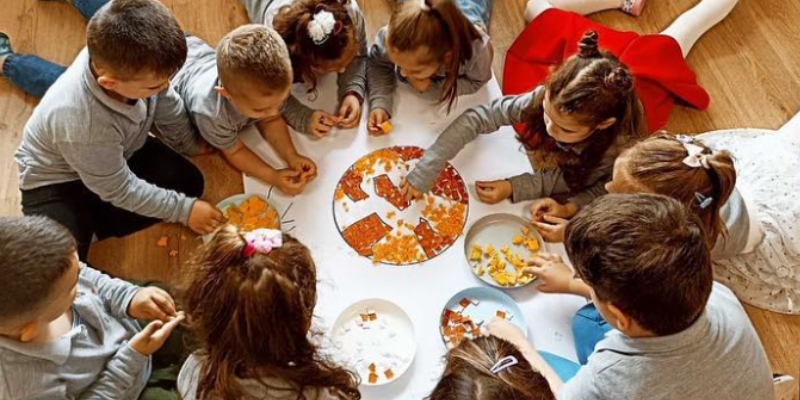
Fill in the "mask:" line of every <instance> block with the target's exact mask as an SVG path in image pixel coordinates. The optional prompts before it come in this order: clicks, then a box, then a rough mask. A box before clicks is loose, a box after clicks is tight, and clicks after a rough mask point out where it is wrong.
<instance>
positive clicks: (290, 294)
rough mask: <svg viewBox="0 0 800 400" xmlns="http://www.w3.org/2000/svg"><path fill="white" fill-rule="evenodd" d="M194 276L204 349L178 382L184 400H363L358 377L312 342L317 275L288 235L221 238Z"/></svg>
mask: <svg viewBox="0 0 800 400" xmlns="http://www.w3.org/2000/svg"><path fill="white" fill-rule="evenodd" d="M191 268H192V270H191V273H189V274H187V277H188V283H187V287H186V292H185V297H184V304H185V305H186V308H187V309H188V310H191V311H189V319H190V321H191V326H192V330H193V332H194V335H195V336H196V338H197V341H198V343H199V348H200V349H199V350H198V351H197V352H196V353H194V354H192V355H191V356H189V359H188V360H187V361H186V364H184V366H183V369H182V370H181V373H180V376H179V378H178V390H179V392H180V394H181V396H182V398H183V399H184V400H194V399H226V400H227V399H241V398H258V399H265V398H268V399H276V400H277V399H280V400H290V399H292V400H293V399H297V398H305V399H308V400H327V399H331V400H333V399H342V400H346V399H359V398H361V396H360V394H359V392H358V378H357V376H356V375H355V374H354V373H352V372H350V371H347V370H345V369H344V368H342V367H340V366H338V365H335V364H333V363H331V362H330V361H328V360H327V359H326V358H325V357H323V356H322V355H321V354H320V352H319V349H318V348H317V345H316V344H315V343H314V342H313V341H312V340H313V336H314V335H315V334H316V332H314V331H313V330H312V327H311V322H312V318H313V314H314V307H315V305H316V303H317V271H316V266H315V265H314V260H313V259H312V258H311V254H310V253H309V251H308V248H306V247H305V246H304V245H303V244H301V243H300V242H298V241H297V240H296V239H295V238H293V237H291V236H289V235H283V234H281V232H280V231H276V230H268V229H260V230H256V231H253V232H249V233H246V234H245V233H240V232H239V231H237V229H236V228H235V227H233V226H231V225H227V226H224V227H223V228H221V229H220V230H219V231H217V232H216V233H215V234H214V236H213V238H212V239H211V241H210V242H209V243H207V244H206V245H205V246H204V247H203V248H202V250H201V252H200V254H199V255H198V257H197V258H196V259H194V261H193V262H192V264H191Z"/></svg>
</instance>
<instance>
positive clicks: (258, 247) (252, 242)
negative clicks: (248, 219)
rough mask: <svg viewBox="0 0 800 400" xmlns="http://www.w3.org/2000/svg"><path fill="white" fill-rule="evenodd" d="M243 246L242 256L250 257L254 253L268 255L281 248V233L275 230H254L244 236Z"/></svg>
mask: <svg viewBox="0 0 800 400" xmlns="http://www.w3.org/2000/svg"><path fill="white" fill-rule="evenodd" d="M244 240H245V242H246V243H245V246H244V248H243V249H242V254H243V255H244V256H245V257H248V258H250V257H252V256H253V255H254V254H256V253H261V254H269V253H270V252H271V251H272V250H273V249H275V248H278V247H282V246H283V233H281V231H279V230H275V229H256V230H254V231H252V232H247V233H246V234H245V235H244Z"/></svg>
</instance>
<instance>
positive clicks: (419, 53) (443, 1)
mask: <svg viewBox="0 0 800 400" xmlns="http://www.w3.org/2000/svg"><path fill="white" fill-rule="evenodd" d="M480 38H481V34H480V32H479V31H478V29H477V28H475V26H474V25H473V24H472V22H471V21H470V20H469V19H467V17H465V16H464V14H462V13H461V10H460V9H459V8H458V5H456V3H455V1H454V0H416V1H406V2H403V3H402V4H400V5H399V6H398V8H397V9H396V10H395V12H394V13H393V14H392V17H391V19H390V20H389V28H388V35H387V38H386V44H387V46H386V48H387V51H388V54H389V58H390V59H391V60H392V62H393V63H394V64H395V65H397V67H398V69H399V70H400V74H401V75H403V76H404V77H405V78H407V79H410V80H417V81H424V80H427V79H430V78H431V77H433V76H434V75H435V74H437V73H438V72H439V70H441V69H444V73H445V81H444V87H443V90H442V96H441V98H440V101H441V102H442V103H447V110H448V111H449V110H450V109H451V108H452V106H453V104H454V103H455V101H456V98H457V97H458V88H457V82H458V71H459V68H460V67H461V65H462V64H464V63H465V62H466V61H468V60H469V59H471V58H472V56H473V54H472V42H473V41H475V40H477V39H480Z"/></svg>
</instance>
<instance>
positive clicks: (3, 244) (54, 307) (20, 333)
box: [0, 216, 80, 342]
mask: <svg viewBox="0 0 800 400" xmlns="http://www.w3.org/2000/svg"><path fill="white" fill-rule="evenodd" d="M75 250H76V246H75V240H74V239H73V238H72V235H71V234H70V233H69V231H67V230H66V229H65V228H64V227H62V226H61V225H59V224H58V223H56V222H55V221H53V220H51V219H49V218H46V217H39V216H36V217H0V254H2V257H0V275H2V276H3V279H1V280H0V282H1V283H0V335H2V336H6V337H9V338H13V339H16V340H19V341H22V342H29V341H32V340H35V339H36V338H38V337H39V335H40V334H42V333H43V332H44V331H46V328H47V325H48V324H49V323H50V322H52V321H53V320H55V319H56V318H58V317H60V316H61V315H62V314H64V313H65V312H67V311H68V310H69V308H70V307H72V303H73V301H74V300H75V294H76V293H77V287H78V274H79V272H80V266H79V264H78V254H77V253H76V251H75Z"/></svg>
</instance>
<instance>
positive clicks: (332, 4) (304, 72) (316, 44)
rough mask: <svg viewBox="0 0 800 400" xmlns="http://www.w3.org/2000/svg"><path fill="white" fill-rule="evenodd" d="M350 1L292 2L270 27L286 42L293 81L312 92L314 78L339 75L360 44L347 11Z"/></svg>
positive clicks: (315, 0) (350, 60)
mask: <svg viewBox="0 0 800 400" xmlns="http://www.w3.org/2000/svg"><path fill="white" fill-rule="evenodd" d="M350 1H354V0H295V1H293V2H292V4H290V5H287V6H284V7H283V8H281V9H280V10H279V11H278V13H277V14H276V15H275V18H274V19H273V22H272V26H273V27H274V28H275V30H276V31H278V33H279V34H280V35H281V36H282V37H283V40H285V41H286V45H287V46H288V48H289V54H291V58H292V68H294V71H295V74H297V76H296V77H295V78H296V79H297V78H301V79H302V81H303V82H305V83H306V84H307V85H308V86H309V92H312V91H314V90H315V89H316V86H317V74H323V73H328V72H343V71H344V70H345V68H346V67H347V66H348V65H350V63H351V62H352V61H353V59H354V58H355V57H356V55H358V51H359V48H360V46H361V43H359V40H358V33H357V32H356V25H355V21H353V18H351V17H350V13H349V12H348V7H350V5H349V3H350Z"/></svg>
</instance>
